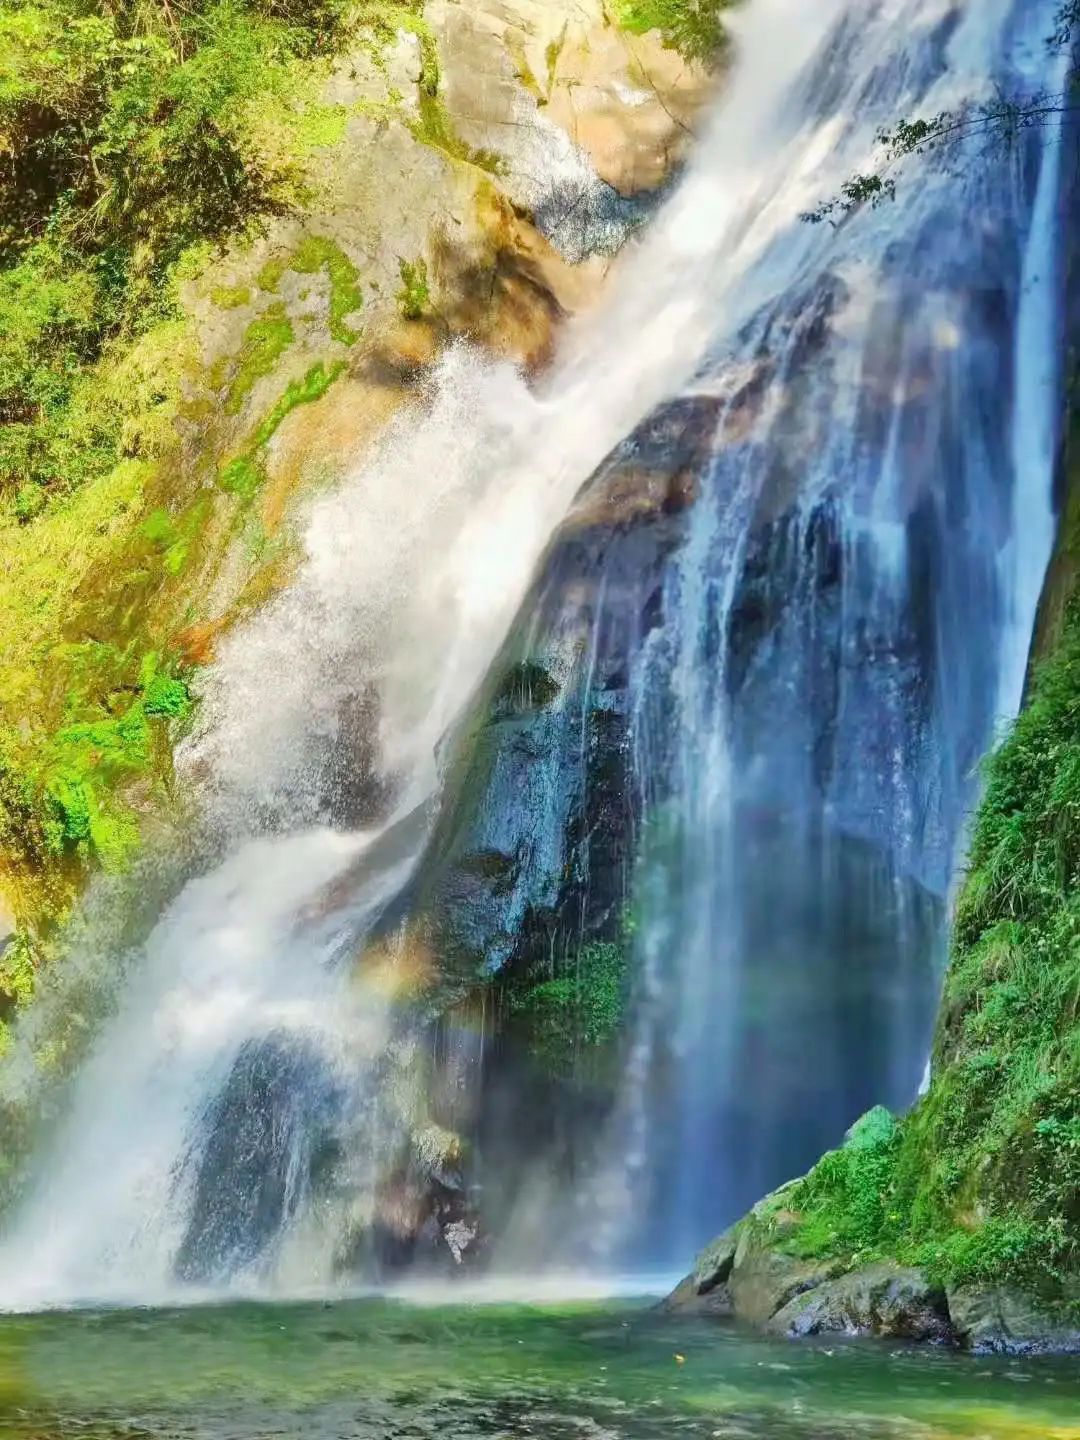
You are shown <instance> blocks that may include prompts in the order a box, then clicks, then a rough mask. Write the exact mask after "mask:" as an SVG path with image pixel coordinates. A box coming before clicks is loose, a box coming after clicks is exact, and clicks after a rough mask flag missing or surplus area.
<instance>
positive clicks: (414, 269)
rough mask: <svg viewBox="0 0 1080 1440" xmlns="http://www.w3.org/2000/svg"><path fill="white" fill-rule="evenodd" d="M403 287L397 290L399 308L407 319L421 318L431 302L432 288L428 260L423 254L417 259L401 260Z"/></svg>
mask: <svg viewBox="0 0 1080 1440" xmlns="http://www.w3.org/2000/svg"><path fill="white" fill-rule="evenodd" d="M398 270H399V272H400V274H401V289H400V290H399V291H398V292H397V303H398V309H399V310H400V311H401V314H402V316H403V318H404V319H406V320H419V319H420V317H421V316H422V315H423V314H424V313H425V311H426V310H427V308H428V306H429V305H430V304H431V290H430V288H429V286H428V272H427V261H426V260H425V259H424V258H423V256H421V257H420V258H419V259H417V260H399V261H398Z"/></svg>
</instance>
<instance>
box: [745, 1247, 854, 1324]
mask: <svg viewBox="0 0 1080 1440" xmlns="http://www.w3.org/2000/svg"><path fill="white" fill-rule="evenodd" d="M842 1269H843V1266H842V1264H841V1263H840V1262H838V1261H835V1260H804V1259H802V1258H800V1257H799V1256H797V1255H787V1254H785V1253H784V1252H783V1251H782V1250H772V1249H768V1248H766V1247H765V1246H763V1245H760V1244H759V1243H757V1242H756V1241H755V1240H754V1239H752V1238H748V1236H747V1235H746V1234H744V1236H743V1238H742V1239H741V1240H740V1245H739V1249H738V1251H737V1252H736V1255H735V1263H734V1267H733V1269H732V1272H731V1280H730V1282H729V1283H730V1286H731V1298H732V1303H733V1305H734V1308H735V1314H736V1316H737V1317H738V1319H740V1320H745V1321H746V1322H747V1323H748V1324H750V1325H766V1324H767V1323H768V1322H769V1321H770V1320H771V1319H772V1317H773V1316H774V1315H775V1314H776V1313H777V1311H779V1310H781V1309H783V1307H784V1306H785V1305H787V1304H788V1303H789V1301H791V1300H794V1299H795V1298H796V1297H797V1296H800V1295H803V1294H805V1293H806V1292H807V1291H810V1290H814V1289H816V1288H817V1287H818V1286H819V1285H823V1284H824V1283H825V1282H826V1281H827V1280H832V1279H834V1278H835V1277H836V1276H837V1275H838V1274H839V1273H840V1271H841V1270H842Z"/></svg>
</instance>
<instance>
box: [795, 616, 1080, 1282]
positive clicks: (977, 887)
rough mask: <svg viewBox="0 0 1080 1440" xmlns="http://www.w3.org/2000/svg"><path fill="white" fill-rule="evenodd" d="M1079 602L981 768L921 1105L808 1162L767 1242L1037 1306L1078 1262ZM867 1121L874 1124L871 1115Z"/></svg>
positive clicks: (1079, 1217) (1079, 1139)
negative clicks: (1029, 1296)
mask: <svg viewBox="0 0 1080 1440" xmlns="http://www.w3.org/2000/svg"><path fill="white" fill-rule="evenodd" d="M1078 837H1080V601H1078V600H1073V602H1072V603H1071V605H1070V607H1069V608H1068V610H1067V612H1066V616H1065V622H1064V625H1063V628H1062V631H1061V636H1060V639H1059V641H1058V644H1057V648H1056V650H1055V652H1054V653H1053V655H1052V657H1051V658H1050V659H1049V660H1048V661H1047V663H1045V664H1044V665H1043V667H1042V669H1041V670H1040V672H1039V674H1038V676H1037V679H1036V682H1035V685H1034V689H1033V693H1032V696H1031V700H1030V703H1029V704H1028V706H1027V708H1026V710H1025V711H1024V713H1023V714H1022V715H1021V717H1020V719H1019V720H1018V721H1017V723H1016V725H1015V726H1014V728H1013V731H1012V733H1011V735H1010V736H1009V737H1008V739H1007V740H1006V741H1005V742H1004V744H1003V745H1002V746H1001V748H1000V749H999V750H998V751H997V753H996V754H995V755H994V756H993V757H992V759H991V760H990V762H989V764H988V766H987V784H986V791H985V795H984V798H983V802H982V805H981V807H980V810H979V814H978V819H977V823H976V826H975V830H974V834H973V838H972V845H971V855H970V860H969V871H968V875H967V879H966V883H965V885H964V888H963V890H962V893H961V895H960V899H959V903H958V905H957V911H956V920H955V935H954V950H953V956H952V962H951V965H950V969H949V974H948V977H947V981H946V987H945V995H944V999H943V1003H942V1012H941V1020H940V1025H939V1031H938V1036H937V1042H936V1046H935V1054H934V1064H933V1074H932V1081H931V1085H930V1089H929V1092H928V1093H927V1094H926V1095H925V1096H924V1097H923V1098H922V1099H921V1100H920V1101H919V1102H918V1104H917V1105H916V1106H915V1107H914V1109H913V1110H912V1111H911V1113H910V1114H909V1115H907V1116H905V1117H904V1118H903V1119H901V1120H899V1121H897V1122H895V1123H893V1122H891V1121H889V1122H886V1121H885V1120H884V1119H880V1118H879V1120H877V1121H875V1122H874V1124H873V1126H870V1127H869V1128H866V1127H862V1128H860V1130H859V1131H858V1133H859V1134H861V1135H863V1136H865V1137H866V1138H867V1142H868V1143H866V1144H857V1143H855V1138H854V1132H853V1139H852V1140H851V1141H849V1143H848V1145H846V1146H845V1147H844V1149H843V1150H840V1151H836V1152H834V1153H832V1154H830V1155H827V1156H825V1157H824V1159H823V1160H822V1161H821V1162H820V1163H819V1164H818V1165H817V1166H816V1167H815V1168H814V1170H813V1171H812V1172H811V1173H810V1175H809V1176H808V1177H807V1178H806V1180H805V1181H803V1182H802V1183H801V1184H800V1185H799V1186H798V1187H797V1188H796V1190H795V1191H794V1192H793V1194H792V1195H791V1196H790V1197H789V1198H788V1200H787V1203H788V1204H789V1206H790V1207H791V1209H793V1210H794V1211H796V1212H797V1213H798V1215H799V1218H800V1223H799V1224H798V1226H797V1227H796V1229H795V1232H794V1234H793V1236H791V1237H789V1238H786V1239H785V1240H784V1241H783V1243H784V1244H785V1245H786V1246H790V1247H791V1248H794V1249H796V1250H798V1251H799V1252H800V1253H804V1254H811V1255H824V1254H830V1255H836V1254H839V1255H842V1256H845V1257H849V1258H850V1257H856V1258H858V1259H860V1260H862V1259H867V1258H870V1257H873V1256H878V1255H880V1256H888V1257H893V1258H898V1259H900V1260H901V1261H903V1262H904V1263H910V1264H918V1265H922V1266H924V1267H925V1268H926V1269H927V1270H928V1271H929V1272H930V1274H931V1276H932V1277H934V1278H935V1279H938V1280H940V1281H942V1282H943V1283H960V1282H965V1281H991V1280H994V1281H1001V1280H1009V1281H1013V1282H1016V1283H1018V1284H1021V1285H1024V1286H1028V1287H1030V1288H1032V1289H1034V1290H1036V1291H1038V1292H1040V1293H1042V1294H1043V1295H1044V1296H1046V1297H1047V1298H1050V1299H1054V1298H1060V1297H1061V1296H1062V1295H1063V1294H1065V1293H1066V1291H1067V1285H1068V1277H1069V1276H1070V1275H1075V1274H1076V1273H1077V1269H1078V1267H1080V1203H1078V1198H1077V1197H1078V1196H1080V838H1078ZM875 1114H878V1115H879V1117H880V1112H875Z"/></svg>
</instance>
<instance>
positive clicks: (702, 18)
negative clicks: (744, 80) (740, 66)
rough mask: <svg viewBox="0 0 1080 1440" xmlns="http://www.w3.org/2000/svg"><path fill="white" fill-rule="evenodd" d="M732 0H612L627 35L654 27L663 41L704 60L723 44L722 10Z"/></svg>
mask: <svg viewBox="0 0 1080 1440" xmlns="http://www.w3.org/2000/svg"><path fill="white" fill-rule="evenodd" d="M732 3H733V0H614V6H613V8H614V14H615V18H616V20H617V21H618V23H619V25H620V26H621V27H622V28H623V29H624V30H627V31H629V32H630V34H631V35H644V34H646V33H647V32H648V31H650V30H658V31H659V32H660V35H661V38H662V39H663V42H664V44H665V45H666V46H667V47H668V49H670V50H677V51H678V52H679V54H680V55H682V56H683V57H684V58H685V59H687V60H697V61H699V62H702V63H705V62H708V61H710V60H713V59H715V58H716V56H717V54H718V53H719V52H720V51H721V50H722V49H723V48H724V45H725V43H726V35H725V31H724V22H723V14H724V11H725V10H727V9H730V7H731V4H732Z"/></svg>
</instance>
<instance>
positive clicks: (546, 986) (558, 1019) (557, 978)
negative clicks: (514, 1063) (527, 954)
mask: <svg viewBox="0 0 1080 1440" xmlns="http://www.w3.org/2000/svg"><path fill="white" fill-rule="evenodd" d="M627 970H628V966H627V959H626V953H625V949H624V946H623V945H622V944H621V943H618V942H615V941H594V942H592V943H590V944H587V945H583V946H581V947H580V949H579V950H577V952H576V953H574V954H572V955H569V956H566V957H565V958H564V960H563V961H562V962H561V964H560V965H559V966H558V969H557V971H556V973H555V974H554V975H550V976H547V977H543V976H531V977H530V976H526V977H525V978H524V979H519V980H516V981H511V982H510V983H509V986H508V1000H509V1008H510V1013H511V1016H512V1017H513V1018H514V1020H515V1022H516V1024H517V1025H518V1027H519V1028H520V1029H521V1031H522V1032H523V1034H524V1037H525V1041H526V1044H527V1046H528V1048H529V1049H530V1050H531V1051H532V1052H533V1053H534V1054H535V1055H536V1056H537V1057H538V1058H540V1059H542V1060H544V1061H545V1062H546V1063H548V1064H549V1065H551V1066H553V1067H554V1068H556V1069H565V1068H566V1067H573V1066H574V1065H575V1064H576V1063H577V1062H578V1061H579V1060H580V1059H582V1058H583V1057H584V1053H585V1052H588V1051H590V1050H599V1049H600V1048H601V1047H603V1046H605V1045H607V1044H608V1042H609V1041H611V1040H612V1039H613V1037H614V1036H615V1034H616V1032H617V1031H618V1028H619V1025H620V1023H621V1021H622V1017H623V1013H624V1009H625V1005H626V995H627V988H628V980H627Z"/></svg>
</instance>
